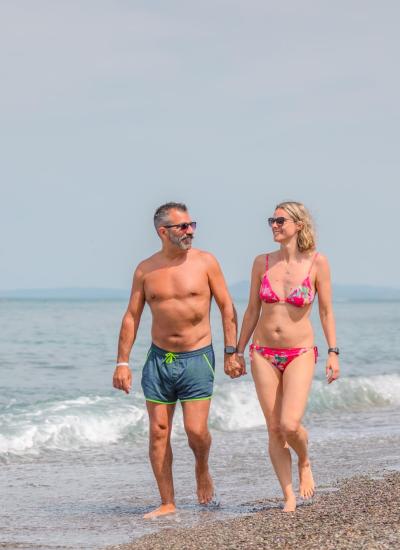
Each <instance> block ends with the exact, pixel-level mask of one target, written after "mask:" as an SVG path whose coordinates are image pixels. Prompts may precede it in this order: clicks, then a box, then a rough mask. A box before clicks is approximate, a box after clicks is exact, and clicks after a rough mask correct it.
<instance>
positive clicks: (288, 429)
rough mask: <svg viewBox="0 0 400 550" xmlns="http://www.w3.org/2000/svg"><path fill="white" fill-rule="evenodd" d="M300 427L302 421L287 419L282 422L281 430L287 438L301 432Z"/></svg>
mask: <svg viewBox="0 0 400 550" xmlns="http://www.w3.org/2000/svg"><path fill="white" fill-rule="evenodd" d="M300 425H301V424H300V420H297V419H295V418H285V419H282V420H281V423H280V430H281V432H282V434H284V436H285V437H290V436H295V435H297V433H298V432H299V429H300Z"/></svg>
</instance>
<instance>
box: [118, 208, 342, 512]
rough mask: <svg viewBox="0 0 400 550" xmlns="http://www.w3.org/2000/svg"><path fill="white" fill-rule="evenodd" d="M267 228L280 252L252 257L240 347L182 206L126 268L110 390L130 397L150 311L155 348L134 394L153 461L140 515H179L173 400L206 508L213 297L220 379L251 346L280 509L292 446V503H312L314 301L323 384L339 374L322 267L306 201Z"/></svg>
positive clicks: (230, 309) (218, 274) (230, 313)
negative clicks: (150, 487)
mask: <svg viewBox="0 0 400 550" xmlns="http://www.w3.org/2000/svg"><path fill="white" fill-rule="evenodd" d="M268 224H269V226H270V227H271V229H272V233H273V238H274V241H275V242H276V243H277V244H278V245H279V248H278V250H276V251H274V252H271V253H268V254H261V255H259V256H257V257H256V258H255V260H254V264H253V269H252V274H251V288H250V297H249V303H248V306H247V309H246V312H245V314H244V317H243V323H242V327H241V331H240V336H239V339H237V317H236V311H235V308H234V305H233V302H232V299H231V297H230V295H229V292H228V289H227V286H226V283H225V280H224V276H223V274H222V271H221V268H220V266H219V264H218V262H217V261H216V259H215V258H214V256H213V255H212V254H209V253H208V252H204V251H201V250H198V249H195V248H192V240H193V238H194V232H195V229H196V222H194V221H192V220H191V218H190V215H189V212H188V209H187V207H186V206H185V205H184V204H182V203H174V202H170V203H166V204H164V205H162V206H160V207H159V208H158V209H157V210H156V212H155V214H154V225H155V229H156V231H157V233H158V236H159V237H160V239H161V243H162V247H161V250H160V251H159V252H156V253H155V254H154V255H152V256H151V257H150V258H147V259H146V260H144V261H142V262H141V263H140V264H139V265H138V266H137V268H136V270H135V273H134V277H133V284H132V291H131V296H130V300H129V304H128V308H127V311H126V313H125V315H124V317H123V320H122V326H121V331H120V336H119V344H118V358H117V365H116V367H115V371H114V377H113V385H114V387H115V388H117V389H120V390H123V391H125V392H126V393H129V391H130V389H131V386H132V373H131V370H130V368H129V355H130V351H131V348H132V345H133V343H134V341H135V338H136V334H137V330H138V326H139V322H140V318H141V315H142V312H143V308H144V306H145V304H146V303H147V304H148V305H149V307H150V310H151V313H152V328H151V339H152V345H151V347H150V349H149V352H148V355H147V358H146V361H145V365H144V367H143V371H142V388H143V392H144V396H145V399H146V406H147V411H148V415H149V426H150V428H149V437H150V445H149V454H150V461H151V465H152V468H153V472H154V476H155V478H156V481H157V485H158V489H159V492H160V496H161V505H160V506H159V507H158V508H156V509H155V510H153V511H151V512H149V513H148V514H146V515H145V516H144V517H145V518H153V517H157V516H161V515H165V514H170V513H173V512H175V510H176V507H175V497H174V484H173V477H172V448H171V429H172V420H173V415H174V411H175V406H176V403H177V401H178V400H180V402H181V404H182V411H183V422H184V427H185V431H186V434H187V437H188V443H189V446H190V448H191V449H192V450H193V453H194V456H195V475H196V482H197V497H198V500H199V503H200V504H209V503H211V502H212V501H213V497H214V486H213V481H212V478H211V476H210V472H209V466H208V457H209V452H210V446H211V435H210V432H209V430H208V416H209V411H210V404H211V397H212V391H213V383H214V370H215V359H214V351H213V347H212V343H211V341H212V338H211V326H210V305H211V299H212V298H213V297H214V299H215V301H216V303H217V305H218V307H219V309H220V312H221V317H222V325H223V332H224V341H225V349H224V352H225V354H224V370H225V372H226V374H227V375H229V376H230V377H231V378H237V377H239V376H241V375H243V374H246V365H245V358H244V351H245V348H246V346H247V344H248V342H249V341H250V339H251V338H252V343H251V345H250V358H251V372H252V376H253V379H254V383H255V386H256V391H257V396H258V399H259V402H260V405H261V408H262V411H263V413H264V416H265V420H266V425H267V429H268V436H269V437H268V440H269V455H270V458H271V462H272V465H273V467H274V470H275V472H276V475H277V478H278V480H279V483H280V485H281V488H282V492H283V498H284V507H283V510H284V511H285V512H294V511H295V509H296V495H295V491H294V488H293V482H292V459H291V453H290V448H291V449H292V450H293V451H294V452H295V454H296V455H297V466H298V473H299V493H300V496H301V497H302V498H303V499H307V498H310V497H312V495H313V494H314V480H313V476H312V471H311V466H310V460H309V454H308V437H307V431H306V429H305V428H304V426H303V425H302V424H301V421H302V418H303V415H304V412H305V409H306V405H307V400H308V395H309V393H310V389H311V384H312V379H313V374H314V369H315V364H316V360H317V357H318V350H317V348H316V347H315V346H314V334H313V329H312V326H311V323H310V320H309V316H310V313H311V307H312V303H313V300H314V297H315V295H316V293H317V292H318V306H319V316H320V320H321V324H322V328H323V331H324V334H325V338H326V341H327V344H328V353H327V361H326V377H327V381H328V383H331V382H332V381H334V380H335V379H337V378H338V376H339V361H338V355H339V350H338V348H337V347H336V333H335V320H334V314H333V308H332V292H331V281H330V272H329V264H328V260H327V258H326V257H325V256H323V255H322V254H319V253H318V252H316V250H315V234H314V229H313V225H312V220H311V217H310V215H309V213H308V211H307V209H306V208H305V207H304V205H303V204H301V203H299V202H292V201H291V202H289V201H288V202H282V203H280V204H278V205H277V206H276V208H275V211H274V214H273V217H270V218H268Z"/></svg>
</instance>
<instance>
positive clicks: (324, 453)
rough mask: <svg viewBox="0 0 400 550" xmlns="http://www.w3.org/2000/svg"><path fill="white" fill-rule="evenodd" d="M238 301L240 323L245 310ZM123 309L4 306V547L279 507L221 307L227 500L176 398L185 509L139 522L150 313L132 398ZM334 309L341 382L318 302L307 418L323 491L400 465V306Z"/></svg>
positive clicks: (99, 304) (94, 539)
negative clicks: (230, 362) (127, 389)
mask: <svg viewBox="0 0 400 550" xmlns="http://www.w3.org/2000/svg"><path fill="white" fill-rule="evenodd" d="M236 306H237V309H238V316H239V319H240V318H241V317H242V316H243V313H244V310H245V307H246V304H245V303H244V302H240V301H239V302H237V304H236ZM125 308H126V303H125V302H124V301H123V300H94V299H93V300H57V299H47V300H44V299H42V300H41V299H34V300H28V299H19V300H17V299H2V300H0V321H1V323H0V326H1V331H0V548H4V549H14V548H18V549H30V550H32V549H36V550H50V549H51V550H55V549H74V550H76V549H86V550H94V549H104V548H106V547H107V546H109V545H118V544H123V543H128V542H130V541H132V540H133V539H136V538H138V537H140V536H142V535H145V534H147V533H151V532H155V531H159V530H162V529H167V528H171V527H182V528H186V527H190V526H192V525H203V524H204V525H206V524H207V522H211V521H214V520H223V519H226V518H232V517H236V516H240V515H243V514H248V513H250V512H252V511H256V510H259V509H263V508H265V507H269V506H270V507H275V506H278V505H279V500H280V499H279V496H280V490H279V486H278V483H277V480H276V478H275V475H274V473H273V470H272V467H271V464H270V461H269V459H268V455H267V434H266V429H265V424H264V419H263V416H262V414H261V410H260V407H259V404H258V401H257V398H256V394H255V390H254V384H253V381H252V378H251V373H250V368H249V369H248V370H249V374H248V375H247V376H245V377H242V378H241V379H237V380H231V379H230V378H228V377H226V375H224V372H223V364H222V359H223V353H222V351H223V338H222V328H221V318H220V315H219V311H218V308H216V307H214V306H213V307H212V310H211V321H212V327H213V343H214V348H215V352H216V358H217V368H216V384H215V393H214V398H213V400H212V406H211V415H210V428H211V433H212V437H213V445H212V452H211V456H210V465H211V471H212V475H213V478H214V481H215V486H216V490H217V494H218V498H219V500H220V505H219V506H214V507H213V506H211V507H201V506H199V505H197V503H196V498H195V481H194V462H193V456H192V453H191V451H190V449H189V448H188V445H187V439H186V436H185V433H184V430H183V425H182V413H181V410H180V406H177V410H176V414H175V419H174V430H173V436H172V444H173V452H174V479H175V491H176V502H177V506H178V509H179V511H178V513H177V514H175V515H174V516H169V517H165V518H161V519H160V518H159V519H157V520H152V521H146V520H143V519H142V516H143V514H144V513H146V512H148V511H149V510H151V509H152V508H154V507H155V506H157V505H158V504H159V496H158V492H157V489H156V485H155V482H154V479H153V475H152V471H151V467H150V464H149V461H148V420H147V414H146V409H145V403H144V399H143V395H142V392H141V388H140V372H141V368H142V365H143V363H144V360H145V357H146V354H147V350H148V348H149V345H150V323H151V318H150V313H149V311H148V310H147V309H145V311H144V313H143V317H142V321H141V326H140V329H139V333H138V337H137V341H136V343H135V346H134V348H133V352H132V355H131V360H132V367H133V373H134V380H133V389H132V392H131V393H130V394H129V395H126V394H124V393H122V392H120V391H117V390H115V389H113V387H112V374H113V370H114V364H115V356H116V347H117V339H118V333H119V328H120V323H121V319H122V316H123V313H124V311H125ZM334 308H335V315H336V322H337V332H338V344H339V346H340V350H341V355H340V359H341V368H342V376H341V378H340V380H338V381H337V382H335V383H333V384H331V385H328V384H327V383H326V381H325V376H324V374H325V373H324V363H325V360H326V349H327V346H326V343H325V342H324V338H323V334H322V331H321V328H320V324H319V321H318V312H317V310H318V308H317V307H316V305H314V310H313V313H312V318H313V324H314V327H315V334H316V343H317V345H318V346H319V349H320V357H319V359H318V364H317V369H316V374H315V380H314V383H313V387H312V392H311V395H310V399H309V404H308V408H307V413H306V415H305V418H304V424H305V426H306V427H307V428H308V430H309V438H310V454H311V460H312V464H313V470H314V475H315V478H316V483H317V490H318V491H320V492H321V493H323V492H324V491H326V492H328V491H333V490H336V486H337V482H338V481H340V480H341V479H343V478H348V477H350V476H354V475H363V474H369V475H373V476H378V477H379V476H380V475H382V474H383V472H384V471H385V470H398V469H400V457H399V455H400V370H399V364H400V336H399V335H400V331H399V327H400V302H378V301H375V302H363V301H357V302H351V301H343V302H336V303H335V304H334ZM294 473H295V472H294ZM295 479H296V483H297V478H296V476H295ZM300 504H301V503H300Z"/></svg>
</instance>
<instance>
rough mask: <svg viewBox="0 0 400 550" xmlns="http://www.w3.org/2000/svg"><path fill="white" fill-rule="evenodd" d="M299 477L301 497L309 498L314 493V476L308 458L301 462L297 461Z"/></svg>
mask: <svg viewBox="0 0 400 550" xmlns="http://www.w3.org/2000/svg"><path fill="white" fill-rule="evenodd" d="M299 479H300V487H299V492H300V496H301V498H304V499H308V498H311V497H312V496H313V494H314V478H313V475H312V471H311V464H310V462H309V461H308V460H307V461H306V462H303V463H302V464H300V462H299Z"/></svg>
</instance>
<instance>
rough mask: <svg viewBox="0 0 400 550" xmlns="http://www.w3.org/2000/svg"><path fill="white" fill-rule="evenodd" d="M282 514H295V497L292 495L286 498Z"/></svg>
mask: <svg viewBox="0 0 400 550" xmlns="http://www.w3.org/2000/svg"><path fill="white" fill-rule="evenodd" d="M283 511H284V512H295V511H296V497H295V496H294V495H292V496H290V497H287V498H286V499H285V506H284V507H283Z"/></svg>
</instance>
